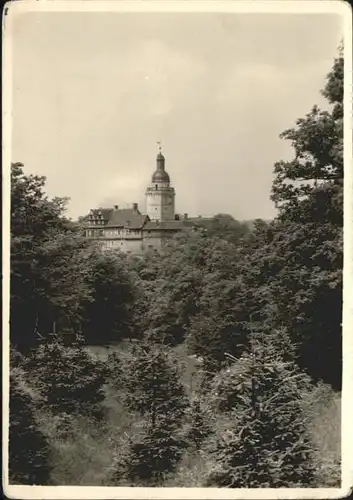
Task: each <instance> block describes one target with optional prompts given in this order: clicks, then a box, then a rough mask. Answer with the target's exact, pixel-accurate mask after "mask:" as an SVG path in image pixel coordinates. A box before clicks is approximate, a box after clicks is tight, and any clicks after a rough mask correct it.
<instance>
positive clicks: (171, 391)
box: [117, 343, 188, 484]
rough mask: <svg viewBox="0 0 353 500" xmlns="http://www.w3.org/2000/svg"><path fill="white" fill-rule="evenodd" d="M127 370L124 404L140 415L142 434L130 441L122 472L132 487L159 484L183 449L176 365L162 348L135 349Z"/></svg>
mask: <svg viewBox="0 0 353 500" xmlns="http://www.w3.org/2000/svg"><path fill="white" fill-rule="evenodd" d="M126 369H127V371H126V372H125V377H124V383H125V391H126V392H125V397H124V399H125V404H126V406H127V408H128V409H129V410H130V411H132V412H136V413H137V414H138V415H139V416H140V425H139V427H140V429H141V432H140V433H138V435H137V436H136V437H132V438H131V440H130V446H129V450H128V453H127V456H126V457H124V464H123V473H124V475H125V477H126V478H127V479H128V480H129V481H132V482H133V483H134V484H136V482H137V483H140V484H158V483H159V482H160V481H162V479H163V478H164V477H165V475H166V474H168V473H170V472H171V471H172V470H173V468H174V467H175V465H176V463H177V462H178V460H179V458H180V457H181V454H182V450H183V449H184V442H183V439H182V436H181V433H180V426H181V423H182V420H183V417H184V414H185V410H186V408H187V404H188V401H187V398H186V395H185V392H184V388H183V386H182V384H181V382H180V374H179V371H178V366H177V364H176V362H174V361H173V360H172V359H171V358H170V355H169V353H168V352H167V351H166V350H165V349H164V350H163V348H162V347H161V346H158V345H151V344H147V343H146V344H142V345H138V346H135V348H134V349H133V357H132V359H131V360H130V363H128V364H127V365H126ZM118 469H119V471H117V476H118V475H119V474H120V473H121V464H120V466H119V465H118Z"/></svg>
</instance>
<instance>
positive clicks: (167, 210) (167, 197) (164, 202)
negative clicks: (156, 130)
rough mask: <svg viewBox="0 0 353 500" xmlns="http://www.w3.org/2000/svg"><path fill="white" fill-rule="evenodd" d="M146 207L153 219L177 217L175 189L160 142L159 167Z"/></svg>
mask: <svg viewBox="0 0 353 500" xmlns="http://www.w3.org/2000/svg"><path fill="white" fill-rule="evenodd" d="M146 209H147V215H148V217H149V218H150V219H151V220H158V221H160V222H163V221H170V220H174V219H175V191H174V188H173V187H170V179H169V175H168V174H167V172H166V171H165V158H164V156H163V155H162V151H161V146H160V143H158V154H157V169H156V170H155V172H154V173H153V175H152V179H151V184H150V185H149V186H148V188H147V190H146Z"/></svg>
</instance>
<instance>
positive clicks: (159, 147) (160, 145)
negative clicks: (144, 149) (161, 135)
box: [157, 141, 162, 153]
mask: <svg viewBox="0 0 353 500" xmlns="http://www.w3.org/2000/svg"><path fill="white" fill-rule="evenodd" d="M157 146H158V152H159V153H161V151H162V144H161V142H160V141H157Z"/></svg>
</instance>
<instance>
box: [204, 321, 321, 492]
mask: <svg viewBox="0 0 353 500" xmlns="http://www.w3.org/2000/svg"><path fill="white" fill-rule="evenodd" d="M250 346H251V348H250V349H249V351H248V352H247V353H244V354H243V356H242V357H241V358H240V359H239V360H235V362H234V363H233V364H232V365H231V366H230V367H228V368H227V369H225V370H223V371H222V372H220V374H219V375H217V376H216V377H215V380H214V385H213V392H214V394H215V404H216V408H217V411H218V413H219V417H218V419H217V420H218V426H217V429H216V431H215V433H214V435H213V436H212V438H211V440H210V442H209V445H208V446H209V448H208V449H209V455H210V462H211V467H210V469H209V473H208V478H207V481H206V483H207V486H218V487H229V488H239V487H247V488H249V487H250V488H251V487H272V488H278V487H308V486H315V463H314V460H313V447H312V443H311V442H310V441H309V438H308V436H307V435H306V433H307V430H306V426H305V419H304V415H303V410H302V397H303V394H304V393H305V391H308V390H310V380H309V379H308V377H307V376H306V375H305V374H303V373H302V372H300V370H299V369H298V367H297V366H296V364H295V362H294V361H293V359H291V349H290V342H289V340H288V337H287V334H286V332H285V331H277V332H269V331H265V332H261V333H260V334H258V333H255V332H253V333H252V336H251V340H250Z"/></svg>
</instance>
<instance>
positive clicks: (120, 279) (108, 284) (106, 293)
mask: <svg viewBox="0 0 353 500" xmlns="http://www.w3.org/2000/svg"><path fill="white" fill-rule="evenodd" d="M90 267H91V269H90V276H89V278H88V280H89V282H90V286H91V289H92V296H91V300H90V301H87V302H86V307H85V310H84V312H83V320H82V333H83V335H84V337H85V339H86V341H87V343H89V344H104V343H110V342H116V341H119V340H121V339H123V338H127V337H130V336H131V335H133V333H134V332H133V330H134V325H133V324H132V316H133V307H134V304H135V293H136V292H135V290H134V286H133V283H132V279H131V277H130V275H129V269H128V267H127V264H126V262H125V259H124V258H123V257H122V256H121V255H120V254H116V253H101V252H98V251H97V252H95V253H92V254H91V257H90Z"/></svg>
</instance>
